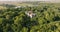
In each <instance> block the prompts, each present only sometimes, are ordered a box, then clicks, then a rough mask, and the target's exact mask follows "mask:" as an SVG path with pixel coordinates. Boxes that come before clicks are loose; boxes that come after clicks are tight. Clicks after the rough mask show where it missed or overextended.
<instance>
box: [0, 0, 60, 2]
mask: <svg viewBox="0 0 60 32" xmlns="http://www.w3.org/2000/svg"><path fill="white" fill-rule="evenodd" d="M0 1H54V2H60V0H0Z"/></svg>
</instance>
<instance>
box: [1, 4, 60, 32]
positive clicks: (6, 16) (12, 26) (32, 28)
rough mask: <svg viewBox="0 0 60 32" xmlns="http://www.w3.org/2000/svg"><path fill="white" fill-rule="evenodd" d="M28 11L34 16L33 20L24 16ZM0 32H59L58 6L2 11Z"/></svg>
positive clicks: (59, 14) (45, 5)
mask: <svg viewBox="0 0 60 32" xmlns="http://www.w3.org/2000/svg"><path fill="white" fill-rule="evenodd" d="M9 7H10V6H9ZM30 10H32V11H33V12H34V13H35V14H36V15H35V16H34V17H33V18H30V17H29V16H27V15H26V14H25V11H30ZM0 32H60V6H59V4H46V3H45V4H40V5H38V6H34V7H29V6H26V7H20V8H8V7H7V9H5V10H4V9H2V10H1V11H0Z"/></svg>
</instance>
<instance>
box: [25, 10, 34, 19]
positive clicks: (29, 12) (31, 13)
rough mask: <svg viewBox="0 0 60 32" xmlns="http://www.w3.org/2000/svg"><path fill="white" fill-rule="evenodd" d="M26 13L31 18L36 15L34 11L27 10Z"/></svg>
mask: <svg viewBox="0 0 60 32" xmlns="http://www.w3.org/2000/svg"><path fill="white" fill-rule="evenodd" d="M25 14H26V15H27V16H29V17H30V18H32V17H34V16H35V13H33V12H32V11H26V12H25Z"/></svg>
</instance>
